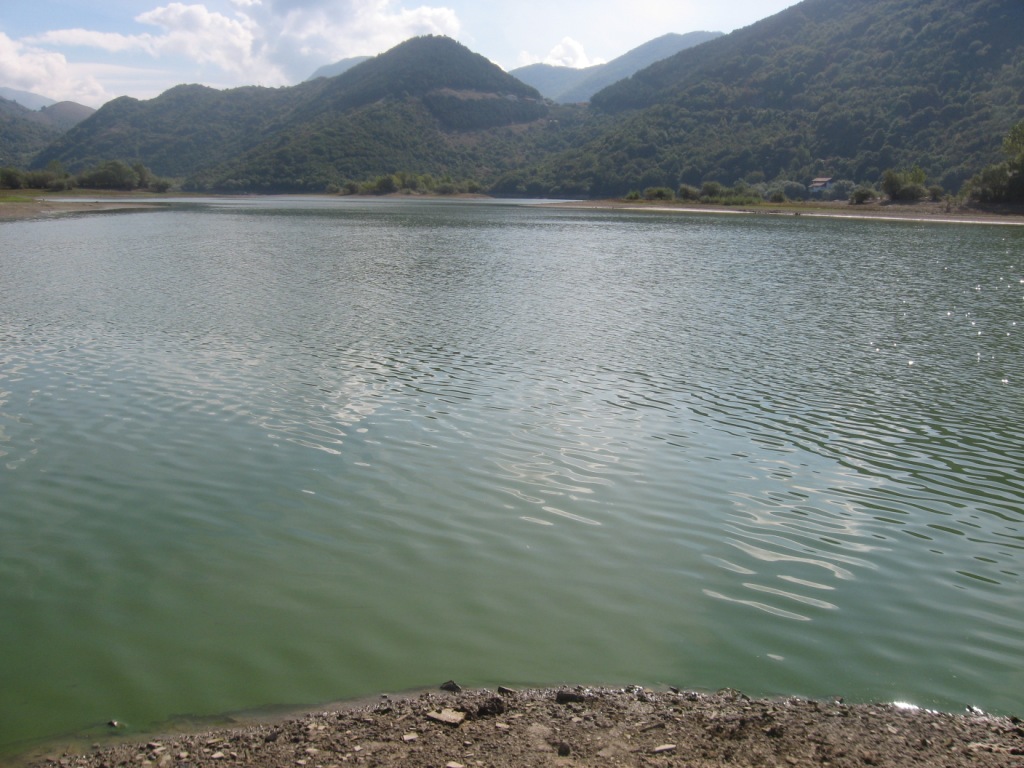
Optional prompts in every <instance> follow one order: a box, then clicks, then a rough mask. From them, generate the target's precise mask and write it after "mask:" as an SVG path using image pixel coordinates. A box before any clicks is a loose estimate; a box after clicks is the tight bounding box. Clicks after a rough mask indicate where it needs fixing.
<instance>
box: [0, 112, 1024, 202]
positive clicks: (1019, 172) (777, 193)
mask: <svg viewBox="0 0 1024 768" xmlns="http://www.w3.org/2000/svg"><path fill="white" fill-rule="evenodd" d="M1002 148H1003V153H1004V155H1005V159H1004V160H1003V161H1002V162H1000V163H996V164H993V165H990V166H988V167H986V168H983V169H981V170H980V171H979V172H978V173H976V174H975V175H974V176H972V177H971V178H969V179H968V180H967V182H966V183H965V184H964V185H963V187H962V188H961V189H960V190H958V191H957V192H956V193H955V194H954V193H952V192H949V191H947V190H945V189H943V188H942V187H941V186H939V185H938V184H935V183H930V182H929V179H928V177H927V174H926V173H925V172H924V171H923V170H922V169H921V168H920V167H919V166H914V167H912V168H893V169H888V170H886V171H885V172H884V173H883V174H882V175H881V177H880V178H878V179H873V180H861V181H854V180H851V179H835V178H832V177H827V176H825V177H821V178H819V179H816V180H814V181H810V180H808V183H804V182H803V181H794V180H788V179H776V180H774V181H770V182H768V181H762V180H756V179H740V180H737V181H735V182H734V183H733V184H731V185H726V184H724V183H722V182H721V181H717V180H707V181H705V182H704V183H703V184H701V185H700V186H699V187H697V186H693V185H690V184H680V185H679V186H678V187H676V188H672V187H667V186H649V187H644V188H643V189H634V190H632V191H630V192H629V193H628V194H626V195H625V196H624V197H623V198H622V199H624V200H626V201H637V202H639V201H651V202H680V203H690V204H698V203H699V204H707V205H716V206H759V205H765V204H787V203H798V202H805V201H817V202H833V203H837V202H838V203H841V202H847V203H849V204H851V205H862V204H866V203H870V202H879V201H888V202H893V203H916V202H921V201H930V202H933V203H944V204H945V206H946V208H947V210H952V209H953V208H954V207H957V208H962V207H965V206H981V207H985V206H989V205H1011V206H1016V205H1022V204H1024V120H1022V121H1021V122H1019V123H1017V124H1016V125H1015V126H1014V127H1013V128H1012V129H1011V130H1010V132H1009V133H1008V134H1007V135H1006V136H1005V137H1004V139H1003V142H1002ZM76 189H82V190H86V189H88V190H98V191H117V192H139V191H141V192H150V193H156V194H160V193H165V192H168V191H172V190H174V191H184V192H194V191H202V190H194V189H190V188H189V185H188V184H187V183H186V184H183V183H182V182H181V180H175V179H168V178H163V177H160V176H157V175H155V174H153V173H152V172H151V171H150V170H149V169H148V168H146V166H145V165H143V164H142V163H141V162H138V161H136V162H127V161H124V160H107V161H104V162H101V163H99V164H97V165H95V166H93V167H92V168H89V169H87V170H84V171H82V172H80V173H77V174H71V173H68V172H67V171H65V170H64V168H63V167H62V166H61V164H60V163H58V162H53V163H50V165H48V166H47V167H46V168H45V169H43V170H24V169H20V168H13V167H2V168H0V190H5V191H6V193H5V194H3V195H0V202H16V201H19V200H31V199H34V198H35V197H36V196H37V194H38V193H39V192H40V191H43V192H50V193H59V192H67V191H71V190H76ZM19 191H22V192H25V193H29V192H32V193H34V194H22V195H18V194H16V193H17V192H19ZM307 191H309V192H319V193H323V194H335V195H395V194H405V195H439V196H446V195H481V194H497V195H498V196H507V194H506V195H502V192H503V191H505V190H501V189H495V188H488V187H486V186H485V185H484V184H482V183H481V182H479V181H476V180H474V179H454V178H452V177H451V176H450V175H447V174H446V175H444V176H441V177H439V178H438V177H435V176H433V175H431V174H416V173H406V172H397V173H388V174H381V175H377V176H374V177H372V178H369V179H364V180H346V181H342V182H340V183H329V184H327V185H325V186H324V188H323V189H320V190H307Z"/></svg>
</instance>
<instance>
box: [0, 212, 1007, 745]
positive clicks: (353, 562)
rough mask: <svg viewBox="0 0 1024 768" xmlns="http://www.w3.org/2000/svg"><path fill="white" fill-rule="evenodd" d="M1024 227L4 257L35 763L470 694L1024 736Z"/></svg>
mask: <svg viewBox="0 0 1024 768" xmlns="http://www.w3.org/2000/svg"><path fill="white" fill-rule="evenodd" d="M1022 334H1024V231H1021V229H1019V228H1013V227H1001V226H962V225H956V226H954V225H944V224H931V225H925V224H912V223H894V222H872V221H835V220H824V219H811V218H809V217H798V218H783V217H759V216H710V215H701V216H691V215H651V214H635V213H615V212H599V211H569V210H559V209H551V208H541V207H536V206H527V205H510V204H493V203H471V202H458V203H456V202H436V201H405V202H403V201H394V200H387V201H369V202H353V201H345V200H338V199H324V200H317V199H306V200H274V199H268V200H237V201H232V200H224V201H210V202H207V203H202V204H186V203H176V204H172V205H169V206H168V210H161V211H154V212H145V213H131V214H117V215H101V216H97V215H93V216H85V217H79V218H63V219H55V220H50V221H41V222H21V223H5V224H2V225H0V753H8V754H10V753H12V752H17V751H20V750H23V749H26V748H28V747H29V746H31V745H32V744H34V743H36V742H38V741H40V740H49V739H55V738H63V737H66V736H68V735H71V734H76V733H81V732H83V731H90V729H94V730H99V731H102V730H103V728H104V725H103V724H104V723H105V722H106V721H108V720H110V719H117V720H119V721H122V722H124V723H126V725H127V728H128V731H129V732H141V731H145V730H146V729H152V728H155V727H159V726H160V724H162V723H165V722H166V721H167V720H168V719H169V718H175V717H179V716H188V717H205V716H216V715H218V714H220V713H225V712H233V711H239V710H249V709H258V708H261V707H273V706H298V707H301V706H312V705H315V704H318V703H322V702H325V701H330V700H336V699H341V698H348V697H357V696H364V695H372V694H376V693H379V692H387V691H396V690H405V689H410V688H415V687H419V686H434V685H437V684H439V683H440V682H442V681H444V680H448V679H452V678H454V679H456V680H458V681H459V682H460V683H462V684H463V685H482V686H494V685H497V684H506V685H513V686H514V685H525V684H556V683H561V682H573V683H576V682H586V683H609V684H620V683H621V684H626V683H639V684H650V685H658V684H665V685H675V686H680V687H686V688H707V689H717V688H721V687H725V686H729V687H734V688H739V689H742V690H744V691H746V692H748V693H750V694H755V695H788V694H795V695H802V696H812V697H822V696H830V695H842V696H845V697H846V698H847V700H881V701H892V700H901V701H907V702H911V703H914V704H917V705H920V706H925V707H931V708H937V709H945V710H951V711H958V710H961V709H962V708H963V707H965V706H968V705H974V706H978V707H981V708H982V709H985V710H989V711H995V712H1007V713H1017V714H1020V713H1022V711H1024V699H1022V694H1021V691H1024V651H1022V650H1021V649H1022V648H1024V644H1022V643H1021V640H1020V639H1021V637H1022V636H1024V598H1022V594H1024V592H1022V589H1021V586H1022V577H1021V573H1022V569H1024V565H1022V558H1024V418H1022V416H1024V335H1022Z"/></svg>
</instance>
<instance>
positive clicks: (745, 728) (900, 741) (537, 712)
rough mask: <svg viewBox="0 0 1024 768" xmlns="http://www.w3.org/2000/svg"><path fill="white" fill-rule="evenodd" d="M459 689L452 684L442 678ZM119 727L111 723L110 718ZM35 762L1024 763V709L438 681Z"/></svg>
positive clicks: (80, 766) (189, 767) (144, 767)
mask: <svg viewBox="0 0 1024 768" xmlns="http://www.w3.org/2000/svg"><path fill="white" fill-rule="evenodd" d="M446 685H447V686H448V687H450V688H456V687H457V686H454V684H446ZM111 729H112V730H116V725H111ZM27 764H28V765H30V766H34V767H35V768H43V767H44V766H46V767H50V768H52V766H59V768H118V767H119V766H132V768H207V767H210V768H214V767H215V768H234V767H237V766H252V767H254V768H286V767H287V768H329V767H330V766H338V767H339V768H340V767H341V766H349V765H351V766H366V767H367V768H369V767H370V766H380V767H384V768H398V767H399V766H401V767H403V768H420V767H423V768H426V767H427V766H431V767H436V768H460V767H461V768H478V767H485V766H486V767H488V768H513V766H515V767H517V768H521V767H529V766H563V767H564V768H570V767H571V766H689V767H691V768H710V767H711V766H715V767H718V766H786V767H789V766H795V767H797V768H799V767H800V766H816V767H817V766H835V767H836V768H844V767H849V768H853V767H854V766H858V767H862V766H901V767H902V766H930V767H932V768H942V767H946V768H959V767H961V766H963V767H966V766H970V767H971V768H986V767H988V766H1001V767H1006V768H1009V767H1010V766H1014V767H1015V768H1021V766H1024V725H1022V721H1021V720H1020V719H1019V718H1015V717H1014V718H1006V717H989V716H986V715H984V714H982V713H980V712H978V713H965V714H963V715H950V714H941V713H935V712H928V711H925V710H919V709H906V708H899V707H896V706H891V705H847V704H844V703H843V702H842V701H839V700H836V701H828V702H819V701H808V700H804V699H780V700H755V699H750V698H748V697H746V696H744V695H743V694H741V693H738V692H736V691H720V692H718V693H714V694H706V693H695V692H677V691H675V690H674V689H673V690H672V691H651V690H647V689H643V688H639V687H629V688H624V689H606V688H593V689H592V688H565V689H560V690H555V689H543V690H525V691H514V690H510V689H507V688H499V689H498V690H497V691H487V690H474V691H461V690H457V691H453V692H452V691H445V690H438V691H436V692H428V693H422V694H418V695H410V696H403V697H394V698H392V697H384V696H382V697H381V698H380V699H379V700H377V701H375V702H373V703H371V704H364V705H361V706H354V707H353V706H346V707H342V708H337V709H333V710H328V711H323V712H313V713H309V714H305V715H302V716H292V717H288V718H284V719H281V720H279V721H275V722H250V723H248V724H238V725H237V726H234V727H231V728H225V729H219V730H214V731H208V732H205V733H196V734H174V735H167V736H160V737H155V736H154V737H150V738H148V739H146V740H145V741H141V742H124V743H115V744H114V745H112V746H111V745H107V746H101V745H99V744H95V745H93V747H92V749H91V750H89V751H88V752H86V753H83V754H73V753H69V752H63V753H60V752H58V753H51V754H47V755H36V756H34V757H33V758H31V760H30V761H29V762H28V763H27Z"/></svg>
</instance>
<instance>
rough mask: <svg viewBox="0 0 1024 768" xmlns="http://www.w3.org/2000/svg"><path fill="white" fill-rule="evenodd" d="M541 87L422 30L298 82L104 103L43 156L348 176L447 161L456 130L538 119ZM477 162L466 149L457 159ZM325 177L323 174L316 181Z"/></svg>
mask: <svg viewBox="0 0 1024 768" xmlns="http://www.w3.org/2000/svg"><path fill="white" fill-rule="evenodd" d="M547 111H548V106H547V105H546V104H545V103H544V102H543V101H542V99H541V98H540V94H538V93H537V91H536V90H534V89H533V88H531V87H530V86H528V85H525V84H524V83H522V82H520V81H518V80H516V79H515V78H513V77H511V76H510V75H508V74H507V73H505V72H503V71H502V70H501V69H500V68H498V67H497V66H495V65H494V64H492V63H491V62H489V61H487V59H485V58H484V57H482V56H479V55H478V54H475V53H473V52H471V51H470V50H469V49H467V48H465V47H464V46H462V45H460V44H459V43H456V42H455V41H453V40H450V39H448V38H444V37H429V36H428V37H421V38H413V39H412V40H408V41H406V42H405V43H402V44H401V45H399V46H397V47H395V48H393V49H392V50H390V51H388V52H386V53H383V54H381V55H380V56H377V57H375V58H373V59H370V60H368V61H365V62H363V63H362V64H359V65H357V66H355V67H353V68H351V69H349V70H348V71H347V72H345V73H343V74H341V75H339V76H337V77H333V78H318V79H316V80H312V81H309V82H305V83H302V84H300V85H297V86H293V87H290V88H276V89H273V88H257V87H246V88H235V89H230V90H226V91H218V90H214V89H212V88H207V87H204V86H198V85H182V86H177V87H175V88H172V89H171V90H169V91H167V92H165V93H163V94H161V95H160V96H158V97H157V98H155V99H151V100H149V101H138V100H136V99H131V98H128V97H123V98H120V99H116V100H114V101H112V102H110V103H108V104H106V105H104V106H103V108H102V109H100V110H99V111H98V112H97V113H96V114H95V115H94V116H93V117H92V118H91V119H89V120H86V121H85V122H84V123H82V124H80V125H79V126H77V127H76V128H75V129H73V130H71V131H69V132H68V134H66V135H65V136H64V137H63V138H62V139H61V140H59V141H57V142H56V143H54V144H53V145H52V146H50V147H49V148H47V149H46V150H45V151H44V152H42V153H40V155H39V156H38V157H37V158H36V160H35V162H34V164H33V165H34V166H36V167H44V166H45V165H46V164H47V163H49V162H51V161H53V160H58V161H60V162H61V163H63V164H64V166H65V167H67V168H68V169H69V170H72V171H74V170H80V169H81V168H84V167H88V166H90V165H92V164H95V163H97V162H99V161H101V160H103V159H110V158H122V159H127V160H132V161H140V162H142V163H143V164H144V165H146V166H147V167H148V168H150V169H151V170H152V171H153V172H154V173H156V174H159V175H161V176H176V177H179V178H181V177H188V178H191V179H192V180H193V186H194V187H196V188H225V187H227V188H232V189H252V190H257V191H264V190H271V189H273V190H276V191H282V190H288V189H303V190H306V189H314V188H315V189H316V190H317V191H322V190H323V188H324V184H325V183H330V182H332V181H338V180H343V179H346V178H353V177H354V178H363V177H365V176H367V175H371V174H374V173H385V172H392V171H395V170H414V169H413V168H412V167H411V166H413V165H415V166H416V167H417V168H419V169H422V170H418V171H417V172H424V173H425V172H431V173H444V172H447V169H448V165H450V164H451V163H452V162H454V161H453V160H452V155H453V152H454V153H455V154H458V149H459V145H460V144H465V141H464V140H462V139H460V138H458V137H456V138H454V139H453V138H452V137H451V136H450V135H449V134H453V133H454V134H458V133H459V132H462V131H473V130H479V129H489V128H495V127H502V126H509V125H515V124H518V123H523V122H531V121H534V120H537V119H539V118H542V117H544V116H545V115H546V114H547ZM456 164H457V165H459V169H460V171H462V172H466V173H469V172H471V171H475V169H472V168H471V167H469V166H470V165H471V163H470V162H469V161H466V162H461V163H456ZM317 185H319V186H317Z"/></svg>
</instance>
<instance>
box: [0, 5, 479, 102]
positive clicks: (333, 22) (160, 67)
mask: <svg viewBox="0 0 1024 768" xmlns="http://www.w3.org/2000/svg"><path fill="white" fill-rule="evenodd" d="M0 2H2V0H0ZM217 8H219V9H220V10H216V9H217ZM134 24H135V28H134V29H133V28H131V27H127V28H124V29H122V30H121V31H108V30H98V29H83V28H73V29H54V30H50V31H47V32H41V33H39V34H36V35H34V36H32V37H26V38H22V39H21V40H20V41H13V40H10V39H7V38H5V40H6V43H5V46H6V47H5V49H4V50H5V51H6V56H7V59H2V58H0V72H3V73H4V75H5V81H9V82H8V84H10V85H11V86H12V87H21V86H23V85H25V83H26V77H23V78H21V79H19V80H17V81H16V82H15V80H14V75H15V73H17V72H19V71H21V70H26V71H27V70H28V69H29V68H30V67H34V68H35V70H37V71H38V72H39V75H38V77H35V78H34V79H31V78H29V79H31V81H32V83H33V84H34V87H35V90H36V92H39V93H43V94H45V95H48V96H51V97H54V98H58V96H55V95H54V94H55V92H58V91H61V92H62V95H61V96H59V98H65V97H70V96H67V95H64V94H70V93H71V92H72V90H74V91H75V92H76V93H77V95H78V97H79V98H76V99H75V100H76V101H82V102H83V103H88V104H91V105H92V104H96V103H97V102H99V103H102V101H103V100H105V99H106V98H110V97H111V96H110V95H109V93H112V94H113V95H121V93H124V91H120V92H118V91H117V90H115V88H116V87H120V86H123V85H124V79H123V78H120V77H119V78H117V79H116V80H110V81H108V80H107V79H105V76H103V75H101V74H100V73H101V72H104V71H105V72H107V73H108V74H109V73H110V72H112V71H115V70H114V69H113V68H116V67H124V68H125V70H127V68H129V67H140V66H141V67H142V68H143V71H144V72H145V78H146V82H148V83H150V86H149V87H147V88H145V89H140V90H132V91H130V92H129V94H130V95H132V96H136V97H138V98H151V96H152V95H153V93H152V92H153V90H154V87H157V86H156V84H157V83H159V87H158V89H157V91H156V92H157V93H160V92H162V91H163V90H166V89H167V88H170V87H171V86H173V85H176V84H178V83H181V82H199V83H205V84H207V85H212V86H214V87H232V86H237V85H250V84H261V85H286V84H290V83H294V82H298V81H301V80H304V79H305V78H306V77H308V76H309V75H310V74H312V72H313V71H314V70H315V69H317V68H318V67H320V66H322V65H323V64H327V63H331V62H334V61H337V60H339V59H342V58H348V57H351V56H361V55H374V54H377V53H380V52H381V51H384V50H387V49H388V48H391V47H393V46H395V45H397V44H398V43H400V42H402V41H403V40H407V39H408V38H410V37H414V36H416V35H424V34H440V35H448V36H451V37H457V36H458V33H459V31H460V27H461V24H460V21H459V18H458V15H457V14H456V12H455V11H454V10H453V9H451V8H448V7H443V6H435V5H419V6H416V7H407V6H406V5H404V4H402V2H401V1H400V0H205V2H192V3H188V2H169V3H165V4H163V5H159V6H156V7H152V9H151V10H147V11H144V12H142V13H139V14H138V15H136V16H135V17H134ZM58 50H64V51H66V52H67V53H68V56H72V55H73V57H74V58H73V60H74V61H75V62H77V63H76V64H69V63H68V61H67V60H66V59H65V56H64V55H63V54H61V53H58V52H57V51H58ZM90 51H91V53H90ZM14 60H17V64H16V65H15V64H14V63H12V62H13V61H14ZM147 61H149V62H151V63H152V64H153V66H152V67H151V68H149V69H146V67H147V64H146V62H147ZM105 66H107V67H110V68H108V69H106V70H104V69H103V67H105ZM47 67H48V68H49V69H48V70H47V71H48V72H49V73H50V74H45V73H43V69H45V68H47ZM76 67H77V68H79V69H78V71H79V72H81V71H86V70H87V68H90V67H91V68H92V70H93V71H95V72H96V73H97V77H100V78H103V79H102V81H103V82H104V83H105V84H107V87H106V90H105V89H104V88H103V87H102V86H100V85H99V81H98V80H96V79H92V78H90V81H89V82H87V83H79V87H77V88H76V89H71V88H70V86H68V87H66V88H63V90H62V89H61V88H60V87H59V83H60V82H61V81H62V78H63V81H66V82H67V83H70V82H71V81H72V80H74V79H75V77H74V74H73V73H74V71H75V68H76ZM161 79H162V80H161ZM86 85H88V86H89V87H85V86H86Z"/></svg>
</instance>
